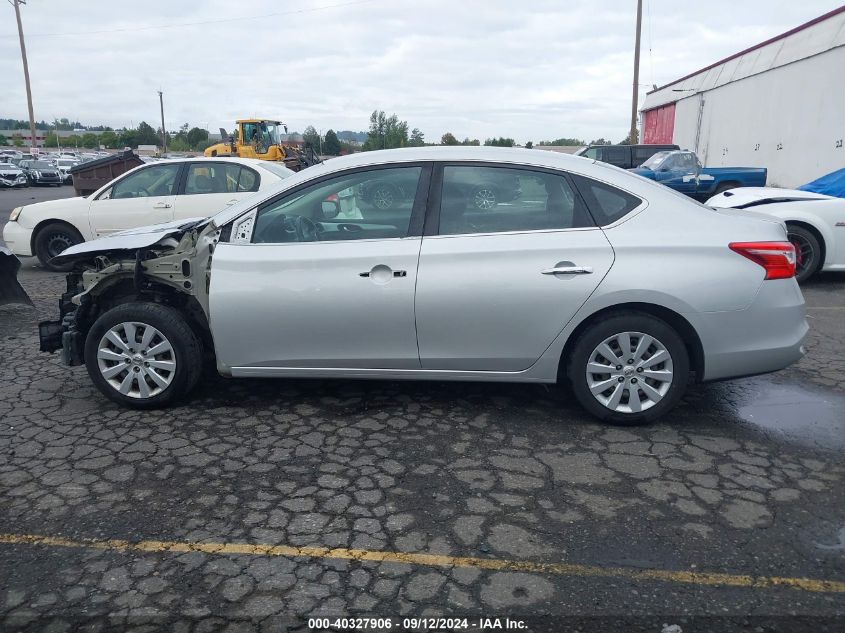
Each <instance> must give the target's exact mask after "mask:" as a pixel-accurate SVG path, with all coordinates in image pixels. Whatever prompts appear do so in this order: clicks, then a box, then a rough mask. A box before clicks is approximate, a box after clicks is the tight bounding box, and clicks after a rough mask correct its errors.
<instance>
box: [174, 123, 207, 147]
mask: <svg viewBox="0 0 845 633" xmlns="http://www.w3.org/2000/svg"><path fill="white" fill-rule="evenodd" d="M187 126H188V124H187V123H186V124H185V127H187ZM180 131H181V130H180ZM177 136H178V134H177ZM185 140H186V141H187V143H188V145H190V147H191V148H197V147H199V145H200V144H202V143H203V142H205V141H207V140H208V130H204V129H202V128H201V127H192V128H191V129H190V130H188V132H187V133H186V138H185Z"/></svg>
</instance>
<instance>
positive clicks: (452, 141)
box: [440, 132, 461, 145]
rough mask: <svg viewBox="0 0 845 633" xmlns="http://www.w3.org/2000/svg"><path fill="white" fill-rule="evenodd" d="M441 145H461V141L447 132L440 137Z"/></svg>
mask: <svg viewBox="0 0 845 633" xmlns="http://www.w3.org/2000/svg"><path fill="white" fill-rule="evenodd" d="M440 144H441V145H460V144H461V143H460V141H458V139H456V138H455V135H454V134H452V133H451V132H446V134H444V135H443V136H441V137H440Z"/></svg>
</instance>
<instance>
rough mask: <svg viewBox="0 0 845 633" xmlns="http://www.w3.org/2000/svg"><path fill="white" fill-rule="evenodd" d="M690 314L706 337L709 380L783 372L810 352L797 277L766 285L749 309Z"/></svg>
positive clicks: (773, 281)
mask: <svg viewBox="0 0 845 633" xmlns="http://www.w3.org/2000/svg"><path fill="white" fill-rule="evenodd" d="M685 316H687V317H688V318H689V320H690V322H692V323H693V325H694V327H695V328H696V330H697V331H698V334H699V337H700V338H701V343H702V347H703V348H704V376H703V380H705V381H709V380H722V379H725V378H737V377H740V376H752V375H755V374H765V373H769V372H773V371H778V370H781V369H784V368H785V367H788V366H789V365H791V364H792V363H794V362H796V361H798V360H800V359H801V358H802V357H803V356H804V354H805V349H804V341H805V339H806V338H807V332H808V331H809V326H808V325H807V319H806V314H805V308H804V297H803V296H802V294H801V290H800V289H799V288H798V284H797V283H796V281H795V280H794V279H777V280H771V281H764V282H763V283H762V285H761V286H760V290H759V292H758V293H757V296H756V297H755V299H754V301H753V302H752V303H751V305H750V306H749V307H748V308H746V309H745V310H738V311H731V312H708V313H699V314H698V315H695V316H693V315H685ZM696 321H697V323H696Z"/></svg>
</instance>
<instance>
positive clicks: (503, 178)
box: [439, 165, 593, 235]
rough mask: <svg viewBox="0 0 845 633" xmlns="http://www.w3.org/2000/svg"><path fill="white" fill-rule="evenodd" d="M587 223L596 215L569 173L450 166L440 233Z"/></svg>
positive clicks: (445, 176)
mask: <svg viewBox="0 0 845 633" xmlns="http://www.w3.org/2000/svg"><path fill="white" fill-rule="evenodd" d="M585 226H593V224H592V219H591V218H590V216H589V213H588V212H587V210H586V208H585V207H584V204H583V202H582V201H581V199H580V198H579V197H578V195H577V194H576V192H575V190H574V189H573V187H572V185H571V184H570V181H569V180H568V179H567V178H566V177H564V176H563V175H558V174H552V173H549V172H544V171H535V170H531V169H514V168H508V167H487V166H469V165H466V166H459V165H447V166H446V167H444V170H443V188H442V190H441V197H440V228H439V233H440V235H466V234H473V233H503V232H509V231H520V232H522V231H542V230H554V229H572V228H580V227H585Z"/></svg>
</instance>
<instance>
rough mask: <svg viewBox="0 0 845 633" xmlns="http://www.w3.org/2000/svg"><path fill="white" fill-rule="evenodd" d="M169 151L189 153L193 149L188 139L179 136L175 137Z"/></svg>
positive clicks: (168, 146)
mask: <svg viewBox="0 0 845 633" xmlns="http://www.w3.org/2000/svg"><path fill="white" fill-rule="evenodd" d="M167 149H169V150H173V151H174V152H187V151H188V150H189V149H191V146H190V145H188V141H187V139H185V138H184V137H182V136H179V135H178V134H177V135H176V136H174V137H173V140H172V141H170V142H169V143H168V144H167Z"/></svg>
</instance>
